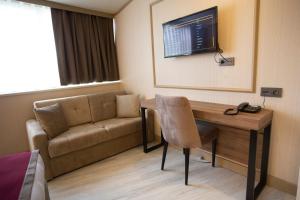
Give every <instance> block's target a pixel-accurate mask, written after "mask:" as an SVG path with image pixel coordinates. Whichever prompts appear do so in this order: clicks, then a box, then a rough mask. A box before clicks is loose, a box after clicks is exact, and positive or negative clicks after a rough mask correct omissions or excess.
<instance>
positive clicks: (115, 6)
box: [48, 0, 130, 14]
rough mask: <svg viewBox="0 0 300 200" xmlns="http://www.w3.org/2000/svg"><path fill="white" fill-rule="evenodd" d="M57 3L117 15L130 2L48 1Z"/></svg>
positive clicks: (123, 0) (117, 0) (94, 0)
mask: <svg viewBox="0 0 300 200" xmlns="http://www.w3.org/2000/svg"><path fill="white" fill-rule="evenodd" d="M48 1H52V2H56V3H61V4H66V5H70V6H76V7H80V8H85V9H89V10H96V11H99V12H104V13H108V14H116V13H117V12H118V11H119V10H120V9H122V8H123V6H125V5H126V4H127V3H128V2H129V1H130V0H48Z"/></svg>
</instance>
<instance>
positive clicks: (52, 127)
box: [34, 103, 69, 139]
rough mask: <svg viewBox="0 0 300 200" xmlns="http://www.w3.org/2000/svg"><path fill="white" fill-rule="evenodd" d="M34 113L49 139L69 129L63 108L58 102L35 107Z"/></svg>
mask: <svg viewBox="0 0 300 200" xmlns="http://www.w3.org/2000/svg"><path fill="white" fill-rule="evenodd" d="M34 114H35V116H36V118H37V120H38V121H39V122H40V124H41V126H42V128H43V129H44V130H45V132H46V133H47V136H48V138H49V139H52V138H54V137H56V136H58V135H59V134H61V133H63V132H65V131H67V130H68V129H69V127H68V124H67V122H66V119H65V116H64V113H63V110H62V108H61V106H60V104H58V103H56V104H53V105H50V106H45V107H41V108H34Z"/></svg>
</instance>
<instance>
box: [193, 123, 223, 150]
mask: <svg viewBox="0 0 300 200" xmlns="http://www.w3.org/2000/svg"><path fill="white" fill-rule="evenodd" d="M196 125H197V128H198V132H199V136H200V138H201V143H202V144H207V143H210V142H211V141H212V140H214V139H216V138H217V137H218V128H216V127H215V126H214V125H211V124H210V123H208V122H203V121H199V120H197V121H196Z"/></svg>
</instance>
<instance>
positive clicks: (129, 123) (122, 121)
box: [95, 117, 142, 139]
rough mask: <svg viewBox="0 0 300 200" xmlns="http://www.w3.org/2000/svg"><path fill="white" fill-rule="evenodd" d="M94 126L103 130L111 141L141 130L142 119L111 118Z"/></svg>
mask: <svg viewBox="0 0 300 200" xmlns="http://www.w3.org/2000/svg"><path fill="white" fill-rule="evenodd" d="M95 125H96V126H98V127H102V128H105V130H106V131H107V132H108V133H109V134H110V137H111V138H112V139H113V138H117V137H121V136H125V135H129V134H131V133H134V132H137V131H140V130H142V119H141V117H134V118H113V119H108V120H104V121H99V122H96V123H95Z"/></svg>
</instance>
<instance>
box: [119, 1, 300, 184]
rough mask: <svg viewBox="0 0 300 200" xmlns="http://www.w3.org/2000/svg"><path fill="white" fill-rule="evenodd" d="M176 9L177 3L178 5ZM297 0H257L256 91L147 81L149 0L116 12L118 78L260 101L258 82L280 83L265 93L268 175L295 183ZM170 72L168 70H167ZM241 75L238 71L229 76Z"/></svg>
mask: <svg viewBox="0 0 300 200" xmlns="http://www.w3.org/2000/svg"><path fill="white" fill-rule="evenodd" d="M178 9H180V8H178ZM299 10H300V1H299V0H285V1H283V0H263V1H260V21H259V45H258V68H257V88H256V90H257V92H256V93H231V92H213V91H201V90H180V89H163V88H154V87H153V71H152V53H151V33H150V11H149V0H133V1H132V2H131V3H130V4H129V5H128V6H127V7H126V8H125V9H124V10H123V11H122V12H121V13H119V14H118V15H117V17H116V26H117V33H116V41H117V50H118V56H119V64H120V73H121V79H122V80H123V82H124V86H125V88H126V89H127V90H129V91H132V92H135V93H139V94H142V95H144V96H145V97H146V98H152V97H154V94H156V93H159V94H165V95H184V96H187V97H188V98H190V99H193V100H200V101H211V102H217V103H226V104H238V103H240V102H242V101H249V102H250V103H252V104H261V103H262V101H263V99H262V98H261V97H260V95H259V90H260V87H262V86H270V87H282V88H283V97H282V98H267V100H266V106H267V108H270V109H273V110H274V118H273V120H274V121H273V122H274V123H273V127H272V138H271V152H270V168H269V173H270V174H271V175H272V176H275V177H277V178H280V179H283V180H285V181H287V182H290V183H293V184H297V179H298V170H299V165H300V151H299V150H300V148H299V147H300V105H299V103H300V80H299V76H300V65H299V63H300V38H299V36H300V23H299V19H300V12H299ZM170 73H171V72H170ZM235 78H236V79H237V80H243V77H241V76H237V77H235Z"/></svg>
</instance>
